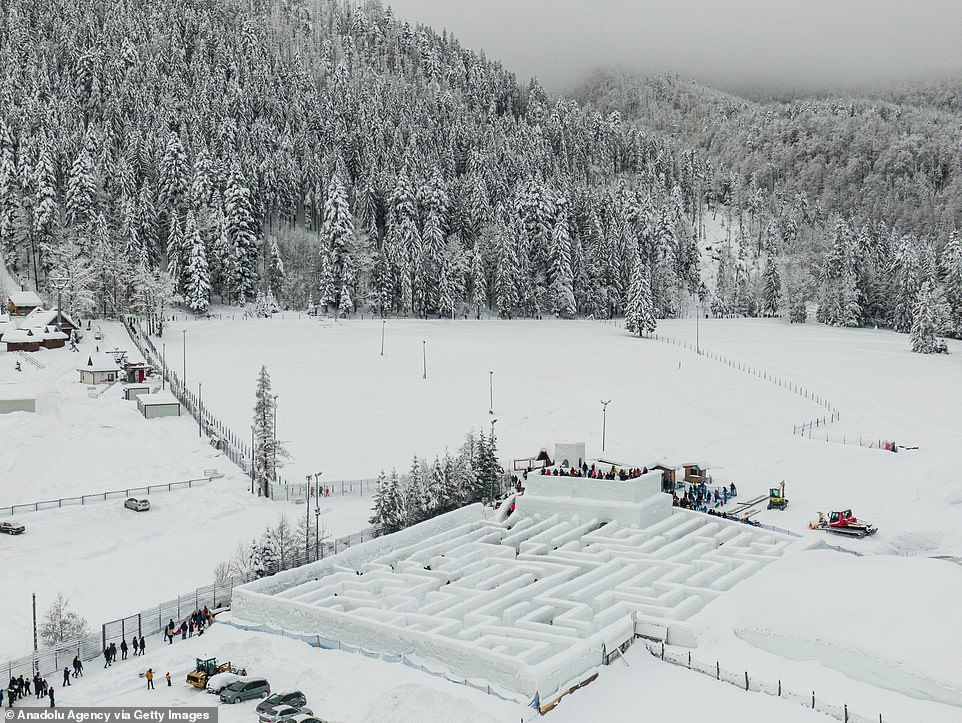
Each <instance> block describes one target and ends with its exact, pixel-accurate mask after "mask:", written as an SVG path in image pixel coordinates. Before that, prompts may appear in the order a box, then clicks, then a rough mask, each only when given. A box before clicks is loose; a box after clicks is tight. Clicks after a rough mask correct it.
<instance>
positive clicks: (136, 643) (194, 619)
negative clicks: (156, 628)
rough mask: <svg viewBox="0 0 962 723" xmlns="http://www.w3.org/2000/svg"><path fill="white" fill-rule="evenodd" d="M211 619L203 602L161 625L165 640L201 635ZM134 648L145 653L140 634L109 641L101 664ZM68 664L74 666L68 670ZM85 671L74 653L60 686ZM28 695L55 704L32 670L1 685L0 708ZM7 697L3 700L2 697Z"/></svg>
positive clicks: (106, 664) (106, 665)
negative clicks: (29, 674) (181, 618)
mask: <svg viewBox="0 0 962 723" xmlns="http://www.w3.org/2000/svg"><path fill="white" fill-rule="evenodd" d="M213 622H214V614H213V613H212V612H211V611H210V610H209V609H208V608H207V606H206V605H205V606H204V608H203V609H198V610H195V611H194V612H193V613H191V614H190V616H188V618H187V619H186V620H184V621H183V622H182V623H180V625H175V623H174V620H173V618H171V619H170V622H168V623H167V626H166V627H165V628H164V640H165V641H166V642H167V643H168V644H171V645H172V644H173V642H174V637H176V636H177V635H180V637H181V639H182V640H183V639H186V638H188V637H193V635H194V633H195V632H196V633H197V634H198V635H203V633H204V630H205V629H206V628H207V627H208V626H209V625H210V624H211V623H213ZM131 648H133V651H134V655H135V656H139V655H145V654H146V653H147V642H146V641H145V640H144V636H143V635H140V636H138V635H134V636H133V637H132V638H131V640H130V645H128V644H127V638H124V639H123V640H121V641H120V646H119V647H118V646H117V644H116V643H110V644H109V645H107V646H106V647H105V648H104V652H103V656H104V668H109V667H110V666H112V665H113V664H114V663H115V662H117V653H118V651H119V652H120V659H121V660H126V659H127V653H128V652H129V651H130V649H131ZM71 667H72V668H73V670H72V671H71ZM83 674H84V664H83V661H82V660H81V659H80V656H79V655H78V656H75V657H74V659H73V664H72V666H68V667H64V669H63V683H62V685H61V688H66V687H67V686H69V685H71V682H70V681H71V679H72V678H73V679H75V678H80V677H83ZM146 678H147V688H148V690H151V689H153V687H154V682H153V681H154V671H153V668H150V669H148V670H147V673H146ZM164 678H165V679H166V681H167V685H168V686H170V684H171V678H170V673H169V672H168V673H167V674H166V675H165V676H164ZM29 695H34V696H36V698H37V700H40V699H41V698H44V697H47V698H49V699H50V707H51V708H53V707H55V694H54V687H53V686H52V685H50V684H49V683H47V681H46V679H45V678H44V677H43V676H41V675H40V673H39V672H38V673H35V674H34V676H33V678H24V677H23V676H22V675H21V676H18V677H11V678H10V684H9V685H8V686H7V688H6V690H4V689H3V688H0V708H2V707H3V704H4V702H6V704H7V707H8V708H12V707H13V704H14V703H15V702H17V701H18V700H21V699H23V698H25V697H27V696H29ZM4 697H6V701H4Z"/></svg>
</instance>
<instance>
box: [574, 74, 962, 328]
mask: <svg viewBox="0 0 962 723" xmlns="http://www.w3.org/2000/svg"><path fill="white" fill-rule="evenodd" d="M578 96H579V98H580V99H581V100H582V101H583V102H590V103H592V104H593V105H595V106H596V107H598V108H599V109H600V110H601V111H602V112H606V113H611V112H618V113H620V114H621V115H622V117H623V118H625V119H626V120H630V121H632V122H635V123H637V124H639V125H640V126H641V127H642V128H644V129H646V130H648V131H651V132H655V133H658V134H663V135H665V136H666V137H671V138H673V139H674V140H675V141H676V142H678V143H680V144H684V145H690V146H691V147H693V148H695V149H697V150H698V151H699V152H700V153H703V154H705V155H706V156H707V157H708V159H709V163H710V167H711V168H713V169H714V170H713V174H712V176H711V179H710V181H709V186H708V192H709V193H710V194H711V195H712V196H713V197H714V198H715V199H716V200H717V201H718V202H720V203H724V204H727V205H728V206H729V207H730V208H731V209H732V210H733V212H734V213H735V215H736V218H737V223H738V225H739V227H740V228H741V233H739V234H738V236H739V237H740V238H736V239H734V241H735V244H734V246H733V248H735V249H738V250H739V252H740V253H741V254H742V258H740V259H739V258H734V256H735V253H734V252H731V251H729V250H722V251H720V252H719V253H720V255H721V256H722V258H721V264H722V267H723V268H722V269H720V275H719V281H718V294H717V295H716V299H715V300H716V304H717V308H719V309H720V310H722V311H734V312H735V313H751V310H750V309H749V308H747V305H746V304H745V303H744V302H741V301H740V300H739V298H738V293H737V290H736V291H735V292H734V293H732V292H729V291H727V290H726V289H728V287H729V281H728V272H727V270H726V267H729V266H731V267H736V268H737V267H738V266H742V267H745V266H746V265H747V268H748V273H749V275H754V276H756V277H764V276H765V272H764V268H766V267H767V265H768V264H770V263H771V259H772V257H774V258H776V259H777V261H776V262H775V263H776V265H777V266H779V267H781V269H782V271H783V277H782V283H783V286H784V287H785V288H784V293H785V300H786V301H787V303H788V305H789V306H792V305H794V307H795V309H796V310H799V309H800V305H801V299H800V298H799V297H804V298H806V299H809V300H812V301H817V302H818V303H819V319H820V320H821V321H824V322H826V323H832V324H839V325H845V326H859V325H862V324H879V325H883V326H891V327H894V328H895V329H897V330H899V331H909V330H910V329H911V327H912V324H913V321H914V320H915V318H916V317H917V316H919V311H918V308H917V307H919V305H920V304H922V305H923V306H924V307H925V308H926V309H927V310H928V312H930V313H931V318H932V319H933V321H932V323H933V324H934V325H935V326H936V327H938V328H940V329H941V330H942V331H944V332H947V333H954V334H960V333H962V248H960V245H959V238H958V228H959V226H960V224H962V142H960V140H962V138H960V128H962V112H960V109H959V98H960V97H962V85H957V84H953V83H951V82H948V81H945V82H942V83H937V84H933V85H931V86H924V87H923V86H919V87H914V88H906V89H902V90H897V91H895V90H893V91H891V92H888V93H884V94H880V95H879V97H877V98H839V99H801V100H796V101H793V102H791V103H785V102H766V103H758V102H752V101H750V100H747V99H744V98H740V97H736V96H733V95H729V94H725V93H722V92H720V91H717V90H714V89H711V88H707V87H704V86H700V85H697V84H695V83H692V82H690V81H683V80H681V79H679V78H678V77H676V76H653V77H648V78H642V77H637V76H630V75H623V74H615V73H601V74H598V75H596V76H595V77H593V78H592V79H591V80H590V81H589V82H588V83H587V84H586V85H585V86H584V87H583V89H582V91H581V92H580V93H579V94H578ZM759 216H761V217H762V221H761V222H760V223H756V224H755V230H754V231H753V232H752V233H749V232H748V231H745V230H744V228H743V225H744V219H748V220H755V219H756V218H757V217H759ZM803 224H808V226H809V227H810V233H807V234H803V235H802V236H801V237H800V235H799V233H798V229H799V228H800V227H802V226H803ZM763 228H766V229H767V234H768V239H769V241H768V244H767V245H768V246H769V250H768V252H767V253H766V254H765V255H764V256H763V254H762V249H763V248H764V247H765V245H766V244H765V243H763V240H762V238H761V234H762V233H763V231H762V229H763ZM753 234H758V236H757V238H756V239H755V240H754V243H752V242H751V241H750V238H751V236H752V235H753ZM746 242H748V243H749V245H750V246H753V247H754V249H755V253H754V254H749V255H748V256H747V257H745V255H744V251H743V249H742V247H743V246H744V245H745V243H746ZM729 257H730V258H729ZM766 257H767V258H766ZM923 302H924V303H923Z"/></svg>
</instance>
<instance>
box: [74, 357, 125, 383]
mask: <svg viewBox="0 0 962 723" xmlns="http://www.w3.org/2000/svg"><path fill="white" fill-rule="evenodd" d="M77 371H78V372H80V383H81V384H112V383H113V382H115V381H117V380H118V379H119V378H120V367H119V366H117V362H115V361H114V360H113V359H112V358H111V357H110V356H108V355H107V354H91V355H89V356H88V357H87V363H86V364H84V365H83V366H82V367H79V368H78V369H77Z"/></svg>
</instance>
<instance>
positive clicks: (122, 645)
mask: <svg viewBox="0 0 962 723" xmlns="http://www.w3.org/2000/svg"><path fill="white" fill-rule="evenodd" d="M120 659H121V660H126V659H127V638H124V639H123V640H121V641H120Z"/></svg>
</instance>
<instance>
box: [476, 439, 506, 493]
mask: <svg viewBox="0 0 962 723" xmlns="http://www.w3.org/2000/svg"><path fill="white" fill-rule="evenodd" d="M476 469H477V474H478V486H479V488H480V489H481V490H483V493H484V496H485V497H487V498H488V499H489V500H491V499H493V498H494V497H496V496H497V495H498V494H499V493H500V485H499V480H500V477H501V472H502V470H501V465H500V464H499V463H498V443H497V439H496V438H495V436H494V434H492V435H491V436H490V437H485V436H484V432H483V431H482V432H480V433H479V434H478V448H477V463H476Z"/></svg>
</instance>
